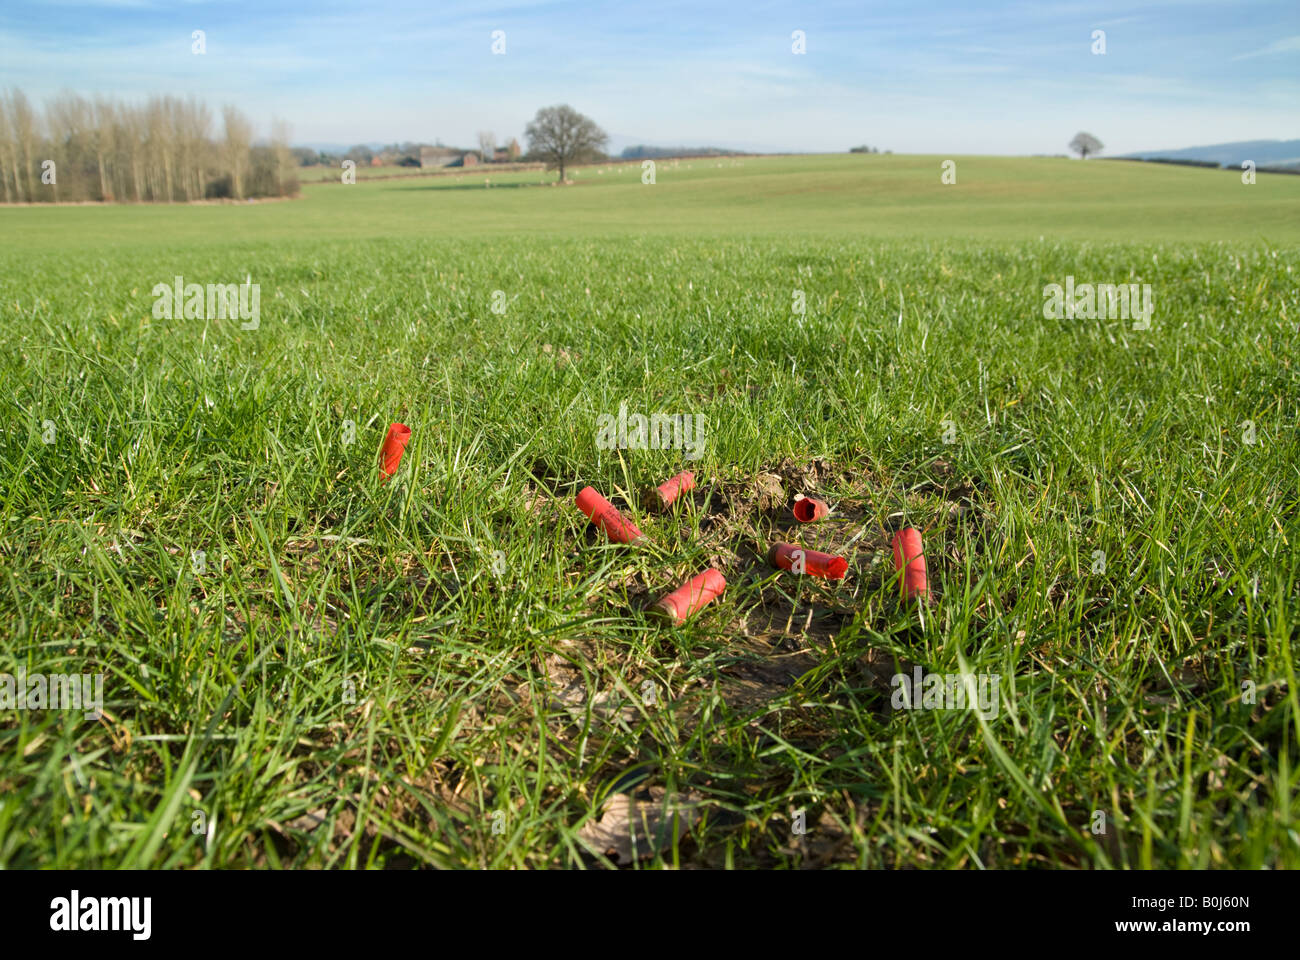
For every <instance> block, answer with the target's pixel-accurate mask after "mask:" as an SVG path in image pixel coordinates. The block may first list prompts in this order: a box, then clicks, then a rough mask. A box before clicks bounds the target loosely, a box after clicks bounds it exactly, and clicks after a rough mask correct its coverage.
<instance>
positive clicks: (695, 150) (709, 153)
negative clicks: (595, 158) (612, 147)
mask: <svg viewBox="0 0 1300 960" xmlns="http://www.w3.org/2000/svg"><path fill="white" fill-rule="evenodd" d="M740 153H743V151H741V150H724V149H722V147H652V146H649V145H648V144H644V143H639V144H637V145H636V146H634V147H625V148H624V149H623V153H622V157H623V159H624V160H657V159H659V158H660V157H729V156H735V155H737V154H740Z"/></svg>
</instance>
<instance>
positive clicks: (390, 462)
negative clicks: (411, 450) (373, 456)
mask: <svg viewBox="0 0 1300 960" xmlns="http://www.w3.org/2000/svg"><path fill="white" fill-rule="evenodd" d="M410 439H411V428H410V427H408V426H407V425H406V424H404V423H392V424H389V425H388V436H386V437H384V448H383V449H382V450H380V451H379V471H380V472H381V473H382V474H383V475H384V476H385V477H391V476H392V475H393V474H395V473H396V472H397V465H398V464H399V463H401V462H402V454H403V453H404V452H405V451H406V445H407V443H409V442H410Z"/></svg>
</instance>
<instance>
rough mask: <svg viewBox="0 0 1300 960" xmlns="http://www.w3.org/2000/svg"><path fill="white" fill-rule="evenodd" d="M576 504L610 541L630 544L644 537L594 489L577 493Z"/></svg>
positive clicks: (590, 488) (586, 488)
mask: <svg viewBox="0 0 1300 960" xmlns="http://www.w3.org/2000/svg"><path fill="white" fill-rule="evenodd" d="M576 502H577V504H578V509H579V510H581V511H582V512H583V513H585V514H586V515H587V518H588V519H589V520H591V522H592V523H594V524H595V525H596V526H597V527H599V528H600V529H601V530H603V531H604V532H605V535H606V536H607V537H609V539H611V540H617V541H618V542H619V543H632V542H633V541H634V540H640V539H641V538H642V537H643V536H645V534H643V533H642V532H641V531H640V530H638V529H637V527H636V524H635V523H633V522H632V521H631V520H629V519H627V518H626V517H625V516H623V514H621V513H619V512H618V508H617V507H615V506H614V505H613V504H612V503H610V502H609V501H608V500H606V499H605V498H604V497H602V496H601V495H600V493H599V491H597V490H596V488H595V487H583V488H582V490H580V491H579V492H578V497H577V501H576Z"/></svg>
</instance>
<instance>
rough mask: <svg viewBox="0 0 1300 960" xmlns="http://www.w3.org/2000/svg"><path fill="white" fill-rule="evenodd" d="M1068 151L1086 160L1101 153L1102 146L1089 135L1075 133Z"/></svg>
mask: <svg viewBox="0 0 1300 960" xmlns="http://www.w3.org/2000/svg"><path fill="white" fill-rule="evenodd" d="M1070 149H1071V150H1073V151H1074V152H1075V153H1077V154H1078V155H1079V156H1080V157H1082V158H1083V159H1084V160H1087V159H1088V157H1089V156H1091V155H1092V154H1094V153H1101V151H1102V150H1103V149H1104V144H1103V143H1102V142H1101V141H1100V140H1098V139H1097V138H1096V137H1094V136H1093V135H1092V134H1091V133H1076V134H1075V135H1074V139H1073V140H1071V141H1070Z"/></svg>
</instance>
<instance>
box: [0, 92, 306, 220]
mask: <svg viewBox="0 0 1300 960" xmlns="http://www.w3.org/2000/svg"><path fill="white" fill-rule="evenodd" d="M288 139H289V131H288V127H287V126H286V125H285V124H284V123H282V122H280V121H276V122H275V123H274V124H273V129H272V131H271V139H270V142H269V144H260V143H259V144H254V143H253V126H252V124H251V123H250V122H249V121H248V118H247V117H245V116H244V115H243V114H242V113H240V112H239V111H238V110H236V109H235V108H234V107H225V108H224V109H223V110H222V115H221V133H220V136H219V137H214V136H213V118H212V112H211V111H210V110H209V109H208V107H207V105H205V104H203V103H200V102H198V101H197V100H195V99H193V98H190V99H189V100H182V99H180V98H178V97H171V96H166V97H152V98H150V99H149V100H147V101H146V102H144V103H141V104H128V103H119V102H117V101H114V100H110V99H106V98H102V97H97V98H96V99H95V100H94V101H93V102H91V101H89V100H86V99H85V98H84V97H81V96H78V95H76V94H72V93H65V94H62V95H60V96H58V97H56V98H55V99H53V100H51V101H49V102H47V103H46V105H45V111H44V115H43V116H42V115H41V114H40V113H38V112H37V111H36V110H35V109H33V108H32V106H31V104H30V103H29V101H28V99H27V97H26V96H25V95H24V94H23V92H22V91H21V90H12V91H9V92H8V93H7V94H0V199H3V200H4V202H5V203H22V202H29V203H31V202H42V201H51V202H57V201H84V200H101V201H105V202H114V201H119V202H135V203H144V202H154V203H172V202H184V201H189V200H201V199H211V198H220V197H229V198H233V199H236V200H241V199H244V198H246V197H276V196H290V195H292V194H294V193H296V192H297V190H298V179H297V176H296V175H295V173H294V163H293V158H292V156H291V155H290V152H289V143H288Z"/></svg>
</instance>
